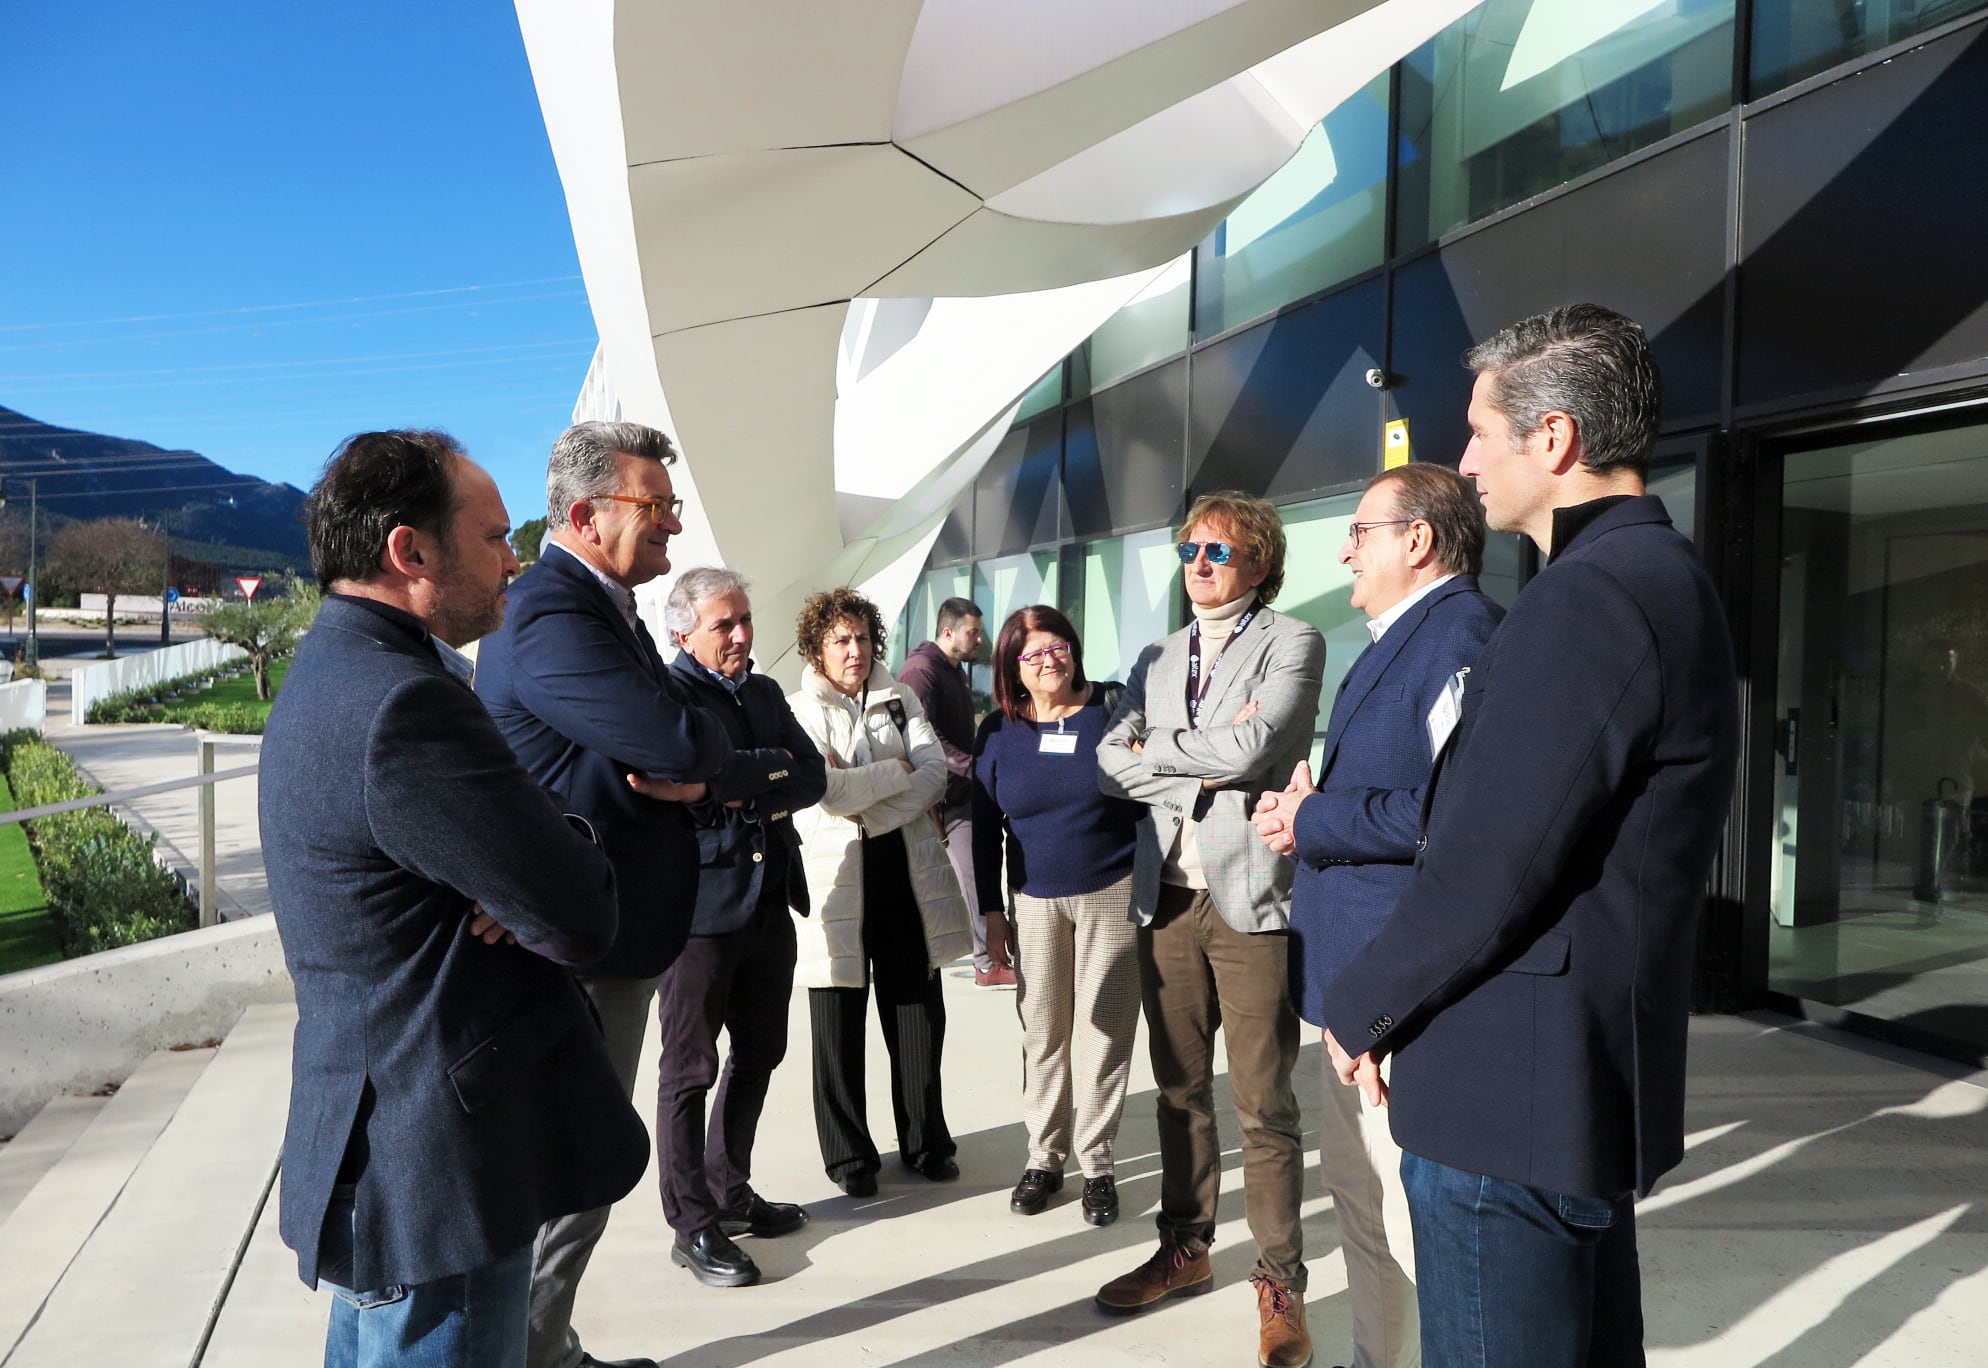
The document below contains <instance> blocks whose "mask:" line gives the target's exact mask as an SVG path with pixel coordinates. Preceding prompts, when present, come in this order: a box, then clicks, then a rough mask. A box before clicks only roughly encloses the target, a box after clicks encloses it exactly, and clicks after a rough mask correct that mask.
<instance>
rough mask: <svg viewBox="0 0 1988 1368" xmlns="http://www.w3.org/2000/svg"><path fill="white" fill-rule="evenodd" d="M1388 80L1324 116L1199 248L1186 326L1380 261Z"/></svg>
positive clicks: (1249, 313) (1235, 318) (1212, 322)
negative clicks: (1191, 317) (1192, 304)
mask: <svg viewBox="0 0 1988 1368" xmlns="http://www.w3.org/2000/svg"><path fill="white" fill-rule="evenodd" d="M1387 99H1388V78H1387V76H1386V75H1385V74H1383V75H1382V76H1381V77H1380V78H1379V79H1377V80H1375V81H1374V82H1373V83H1372V84H1370V85H1368V86H1367V87H1366V88H1365V89H1364V90H1362V91H1360V92H1359V93H1358V94H1356V95H1354V96H1353V98H1352V99H1350V100H1348V101H1346V103H1344V104H1342V105H1340V106H1339V108H1337V109H1335V110H1333V111H1332V113H1330V114H1328V115H1326V116H1325V118H1324V119H1323V120H1322V121H1321V122H1320V123H1319V125H1318V126H1317V127H1316V128H1314V129H1312V131H1311V134H1310V135H1309V136H1308V137H1306V139H1305V141H1304V143H1303V145H1301V146H1300V147H1299V148H1298V151H1297V153H1296V155H1295V156H1293V157H1292V158H1291V160H1290V161H1288V162H1286V163H1285V164H1284V166H1283V167H1282V168H1281V169H1279V170H1278V171H1277V173H1276V174H1275V175H1273V176H1271V177H1270V179H1268V180H1266V181H1265V182H1264V183H1263V184H1262V185H1261V186H1260V187H1258V188H1257V190H1256V193H1254V194H1252V195H1251V196H1250V197H1249V198H1248V199H1246V200H1244V201H1243V202H1242V203H1241V204H1239V205H1237V206H1236V208H1235V211H1234V212H1233V213H1231V214H1230V215H1229V216H1228V218H1226V219H1224V220H1223V221H1222V222H1221V224H1220V225H1218V226H1217V227H1216V229H1215V232H1214V234H1213V236H1211V237H1210V238H1209V239H1208V240H1207V241H1206V242H1204V243H1203V244H1202V245H1201V248H1200V271H1199V275H1198V278H1197V280H1196V284H1195V290H1196V292H1197V298H1196V300H1195V311H1194V332H1195V335H1196V336H1197V337H1212V336H1214V335H1215V334H1216V333H1220V332H1227V331H1228V330H1229V329H1230V328H1234V327H1239V326H1241V325H1242V324H1244V323H1247V322H1249V321H1250V320H1251V319H1253V318H1261V317H1263V316H1264V315H1265V314H1269V313H1274V312H1275V311H1277V310H1278V309H1280V308H1282V307H1283V306H1284V305H1286V304H1290V303H1292V302H1294V301H1296V300H1300V299H1303V298H1304V297H1305V296H1307V295H1310V294H1316V293H1317V292H1318V291H1320V290H1323V289H1324V288H1325V287H1326V286H1328V285H1332V284H1336V283H1337V282H1339V281H1342V280H1347V279H1350V278H1351V277H1353V276H1356V275H1358V274H1359V273H1360V272H1362V271H1365V270H1368V269H1370V268H1372V267H1375V266H1378V265H1380V264H1381V255H1382V252H1383V250H1384V241H1385V234H1386V229H1387Z"/></svg>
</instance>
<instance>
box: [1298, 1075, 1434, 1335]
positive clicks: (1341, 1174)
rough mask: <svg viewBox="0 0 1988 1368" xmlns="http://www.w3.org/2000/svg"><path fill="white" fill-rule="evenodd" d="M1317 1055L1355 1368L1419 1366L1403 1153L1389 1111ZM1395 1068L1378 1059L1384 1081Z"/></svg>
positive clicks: (1324, 1163)
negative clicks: (1322, 1068) (1347, 1082)
mask: <svg viewBox="0 0 1988 1368" xmlns="http://www.w3.org/2000/svg"><path fill="white" fill-rule="evenodd" d="M1321 1038H1322V1037H1321ZM1319 1057H1320V1059H1321V1060H1323V1061H1324V1064H1325V1098H1324V1105H1323V1106H1322V1107H1321V1108H1320V1109H1319V1120H1318V1147H1319V1171H1320V1173H1321V1174H1323V1175H1324V1178H1325V1190H1326V1191H1327V1192H1329V1193H1331V1194H1332V1205H1333V1209H1334V1210H1335V1211H1337V1212H1338V1214H1339V1239H1340V1243H1341V1245H1342V1246H1343V1247H1344V1249H1345V1252H1346V1284H1347V1295H1348V1300H1349V1301H1350V1302H1351V1304H1352V1308H1353V1368H1417V1365H1418V1364H1420V1363H1421V1362H1422V1333H1421V1325H1420V1322H1419V1319H1418V1315H1419V1313H1418V1312H1417V1309H1416V1305H1415V1239H1414V1236H1413V1234H1412V1233H1411V1231H1410V1228H1409V1224H1408V1193H1407V1191H1406V1190H1405V1189H1404V1188H1403V1186H1402V1182H1401V1149H1400V1147H1399V1146H1398V1145H1396V1144H1395V1143H1394V1136H1393V1134H1392V1133H1390V1131H1389V1130H1388V1118H1387V1108H1385V1107H1376V1106H1374V1105H1372V1104H1371V1103H1369V1102H1368V1101H1367V1099H1366V1096H1365V1094H1363V1093H1362V1092H1361V1091H1360V1090H1359V1089H1358V1088H1349V1087H1346V1086H1344V1085H1343V1084H1341V1083H1340V1081H1339V1079H1338V1078H1337V1076H1335V1075H1334V1074H1333V1072H1332V1060H1331V1058H1330V1057H1329V1056H1328V1055H1327V1053H1326V1051H1325V1050H1323V1049H1321V1050H1320V1051H1319ZM1393 1063H1394V1061H1393V1059H1392V1058H1391V1057H1390V1058H1384V1059H1382V1060H1381V1077H1382V1078H1383V1079H1385V1078H1387V1077H1388V1076H1389V1074H1391V1073H1392V1072H1393V1070H1392V1068H1391V1066H1392V1064H1393Z"/></svg>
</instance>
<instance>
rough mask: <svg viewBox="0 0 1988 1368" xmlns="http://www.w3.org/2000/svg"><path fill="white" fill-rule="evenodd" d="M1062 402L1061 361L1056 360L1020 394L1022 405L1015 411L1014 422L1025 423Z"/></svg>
mask: <svg viewBox="0 0 1988 1368" xmlns="http://www.w3.org/2000/svg"><path fill="white" fill-rule="evenodd" d="M1062 402H1063V363H1062V362H1061V361H1058V362H1057V363H1056V364H1055V365H1053V366H1051V367H1050V368H1049V373H1048V374H1047V375H1045V376H1043V377H1042V379H1040V380H1038V381H1036V382H1035V384H1034V385H1032V386H1031V387H1030V388H1029V392H1028V393H1027V394H1024V395H1023V396H1022V406H1021V407H1020V408H1019V409H1017V410H1016V411H1015V422H1017V423H1026V422H1027V421H1028V420H1029V419H1031V418H1033V417H1035V416H1036V415H1037V414H1038V413H1047V412H1049V410H1051V409H1053V408H1055V407H1056V406H1057V405H1058V404H1060V403H1062Z"/></svg>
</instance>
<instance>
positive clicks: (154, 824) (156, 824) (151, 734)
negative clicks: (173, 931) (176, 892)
mask: <svg viewBox="0 0 1988 1368" xmlns="http://www.w3.org/2000/svg"><path fill="white" fill-rule="evenodd" d="M93 663H95V662H92V661H88V660H74V661H70V660H55V661H49V662H48V664H49V666H50V672H51V676H52V677H51V678H50V680H49V687H48V721H47V724H46V727H45V729H44V734H45V735H46V736H47V737H48V740H49V743H50V744H51V745H53V746H55V747H57V748H58V749H60V750H61V751H63V752H64V753H65V754H66V755H68V756H69V757H70V758H71V759H73V760H74V761H75V762H76V764H77V765H78V766H79V767H80V768H81V769H82V770H83V772H84V773H85V774H87V775H88V776H89V777H90V778H91V779H92V780H94V781H95V782H96V783H97V785H98V786H99V787H101V788H102V789H103V790H104V792H106V793H119V792H123V791H125V790H127V789H133V788H140V787H143V786H144V785H147V784H157V783H163V782H165V781H166V780H169V779H190V778H192V777H193V776H195V775H196V774H198V773H199V772H200V742H199V737H198V735H197V734H196V733H194V732H193V731H191V730H189V729H188V728H186V727H181V726H171V725H166V724H163V723H154V724H146V725H124V724H120V725H117V726H91V725H84V726H76V725H74V724H72V723H71V722H70V720H69V674H70V672H71V671H72V670H74V669H78V668H82V667H84V666H86V665H89V664H93ZM216 739H217V740H218V741H219V743H220V744H219V747H218V749H217V751H216V754H215V757H214V768H215V769H217V770H227V769H236V768H238V767H240V766H242V765H250V764H254V763H255V762H256V758H257V756H258V755H259V754H260V752H261V749H262V738H261V737H259V736H224V737H217V738H216ZM256 783H257V779H256V776H254V775H248V776H245V777H243V778H240V779H229V780H224V781H223V782H221V783H219V784H217V785H215V787H214V803H215V811H214V817H215V821H214V830H215V838H214V864H215V894H216V897H215V901H216V902H217V903H218V904H219V911H220V916H221V919H222V920H223V921H232V920H234V919H235V918H237V917H247V916H254V915H256V914H258V913H263V912H267V911H269V882H268V878H267V876H266V875H265V874H264V872H263V868H262V838H261V836H260V834H259V833H258V832H257V829H256V792H257V790H256ZM115 810H116V812H117V814H118V815H119V816H120V817H122V818H124V820H125V821H126V822H127V823H128V824H129V825H131V826H132V827H134V828H136V829H137V830H139V831H141V832H143V831H149V832H153V833H156V834H157V836H158V838H159V850H160V853H161V854H162V855H164V857H165V859H166V863H167V865H168V867H169V868H171V869H173V870H174V871H175V872H177V873H179V874H180V875H181V876H182V877H183V878H184V879H185V880H186V884H187V887H188V888H189V889H195V890H197V889H198V887H199V882H198V880H199V870H200V790H199V789H198V788H191V787H190V788H184V789H177V790H174V791H173V792H171V793H161V794H156V795H154V796H152V797H149V798H140V799H137V800H136V801H134V802H131V803H123V804H118V805H116V808H115Z"/></svg>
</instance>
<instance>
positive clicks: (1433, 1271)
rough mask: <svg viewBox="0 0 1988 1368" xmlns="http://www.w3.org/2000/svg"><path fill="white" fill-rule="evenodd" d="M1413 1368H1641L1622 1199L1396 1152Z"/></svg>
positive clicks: (1632, 1238)
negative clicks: (1411, 1262)
mask: <svg viewBox="0 0 1988 1368" xmlns="http://www.w3.org/2000/svg"><path fill="white" fill-rule="evenodd" d="M1401 1179H1402V1184H1403V1186H1404V1187H1405V1188H1406V1189H1407V1190H1408V1214H1409V1220H1410V1223H1411V1224H1412V1225H1413V1227H1414V1231H1415V1284H1416V1286H1415V1291H1416V1296H1417V1298H1418V1300H1419V1301H1420V1303H1421V1315H1422V1363H1423V1365H1424V1368H1507V1366H1508V1365H1509V1366H1510V1368H1641V1365H1642V1363H1643V1294H1642V1277H1641V1273H1640V1271H1639V1269H1638V1267H1637V1262H1636V1208H1635V1201H1634V1197H1633V1195H1632V1194H1629V1193H1624V1194H1622V1195H1621V1196H1619V1197H1613V1198H1610V1197H1576V1196H1572V1195H1569V1194H1566V1193H1559V1192H1548V1191H1546V1190H1545V1189H1543V1188H1533V1187H1527V1186H1525V1185H1524V1184H1522V1183H1513V1182H1508V1181H1507V1180H1505V1179H1503V1178H1487V1177H1484V1176H1482V1175H1480V1174H1475V1173H1466V1172H1464V1171H1463V1170H1462V1169H1455V1168H1451V1167H1450V1166H1449V1165H1447V1164H1439V1163H1436V1162H1435V1161H1434V1160H1432V1159H1424V1158H1422V1157H1420V1156H1419V1155H1414V1154H1407V1153H1404V1154H1403V1155H1402V1156H1401Z"/></svg>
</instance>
